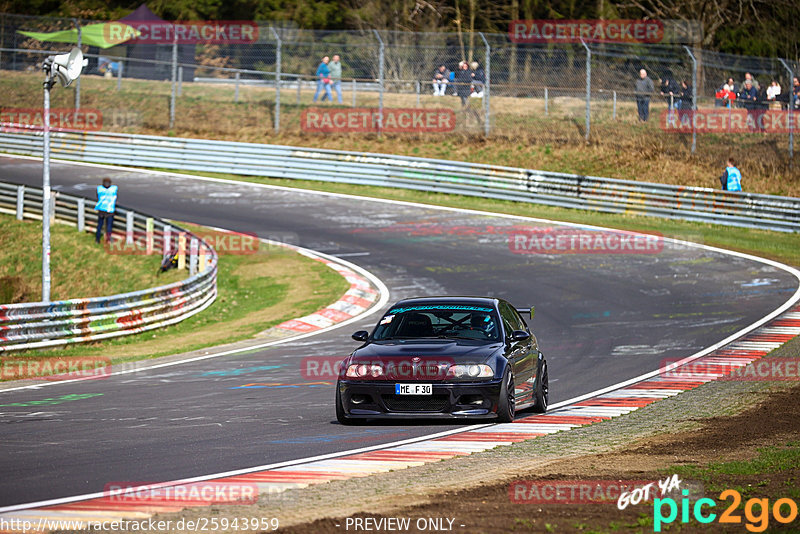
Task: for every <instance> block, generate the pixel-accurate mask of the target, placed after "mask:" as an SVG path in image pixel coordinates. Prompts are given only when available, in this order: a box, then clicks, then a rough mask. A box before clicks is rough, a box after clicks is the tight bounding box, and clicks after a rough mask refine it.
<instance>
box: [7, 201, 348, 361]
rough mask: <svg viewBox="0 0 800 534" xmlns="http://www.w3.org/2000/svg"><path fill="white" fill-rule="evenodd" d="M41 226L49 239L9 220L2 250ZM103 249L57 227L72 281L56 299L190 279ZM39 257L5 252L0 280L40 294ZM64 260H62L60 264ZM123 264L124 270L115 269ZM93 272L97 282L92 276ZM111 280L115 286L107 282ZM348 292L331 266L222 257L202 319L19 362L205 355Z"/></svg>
mask: <svg viewBox="0 0 800 534" xmlns="http://www.w3.org/2000/svg"><path fill="white" fill-rule="evenodd" d="M183 226H184V227H188V228H190V229H191V228H195V229H196V228H199V227H195V226H193V225H185V224H184V225H183ZM37 227H38V228H39V232H40V233H39V235H41V224H39V225H36V224H35V223H28V222H24V223H17V221H15V220H13V219H12V218H11V217H7V218H6V217H2V218H0V244H2V241H3V240H4V239H8V240H9V241H8V243H23V242H27V241H31V240H32V239H33V237H32V236H33V234H35V233H36V228H37ZM23 233H24V234H25V235H26V236H27V237H25V238H24V239H26V240H27V241H17V239H23V235H22V234H23ZM32 242H34V243H35V242H37V241H35V240H34V241H32ZM95 247H96V245H95V244H94V239H93V236H92V235H91V234H88V233H86V234H79V233H78V232H76V231H75V230H74V229H73V228H69V227H67V226H63V225H54V226H53V245H52V249H53V257H54V259H53V280H54V281H59V280H64V282H63V283H62V282H58V287H59V291H60V293H55V292H54V295H58V294H61V295H63V296H66V295H70V296H73V297H74V296H75V295H78V294H80V295H83V294H87V292H91V293H93V294H95V295H110V294H114V293H118V292H122V291H129V290H135V289H142V288H145V287H153V286H155V285H157V284H159V285H160V284H164V283H168V282H171V281H175V280H180V279H182V278H185V277H186V273H185V272H183V273H178V272H176V271H174V270H173V271H168V275H167V276H165V275H161V277H156V275H155V273H156V270H157V268H158V265H159V264H160V257H159V256H127V255H126V256H115V255H111V254H107V253H105V251H104V250H103V249H97V248H95ZM17 256H22V258H23V259H18V260H15V261H14V262H12V261H11V258H16V257H17ZM39 257H40V256H39V253H38V250H37V248H36V247H35V246H31V247H11V246H4V247H0V265H1V266H2V268H3V271H0V273H4V272H11V273H13V276H15V277H16V278H18V279H19V282H18V283H19V285H20V286H21V287H25V288H27V287H31V288H34V289H33V290H28V291H35V288H36V277H37V276H40V271H39V270H38V269H39V268H38V265H39V264H38V263H36V262H35V261H33V260H34V259H35V258H39ZM56 257H58V258H60V259H59V261H58V262H56V260H55V258H56ZM86 258H91V263H90V264H89V265H87V264H86V263H85V262H86V261H89V260H87V259H86ZM39 261H40V260H39ZM117 264H119V267H118V270H110V269H109V268H108V267H109V265H117ZM15 265H18V266H19V267H15ZM56 267H58V268H56ZM121 269H124V270H121ZM87 272H90V273H92V276H91V277H88V276H86V275H85V274H86V273H87ZM103 280H108V282H107V283H105V284H104V283H101V281H103ZM68 281H72V282H71V283H68ZM54 287H56V283H55V282H54ZM348 287H349V285H348V283H347V281H346V280H344V278H342V277H341V275H339V274H338V273H336V272H335V271H333V270H332V269H330V268H328V267H326V266H325V265H324V264H322V263H320V262H316V261H314V260H311V259H308V258H306V257H304V256H301V255H299V254H297V253H295V252H293V251H291V250H288V249H284V248H280V247H268V246H267V245H264V244H263V243H262V244H261V246H260V248H259V250H258V252H257V253H256V254H250V255H226V256H221V257H220V261H219V271H218V281H217V290H218V296H217V299H216V301H215V302H214V303H213V304H212V305H211V306H210V307H209V308H207V309H206V310H205V311H203V312H202V313H199V314H197V315H194V316H192V317H190V318H189V319H187V320H185V321H183V322H181V323H178V324H177V325H174V326H170V327H167V328H161V329H157V330H154V331H152V332H145V333H142V334H139V335H132V336H123V337H120V338H116V339H110V340H106V341H102V342H96V343H85V344H80V345H74V346H68V347H64V348H57V349H49V350H36V351H25V352H22V353H16V354H15V356H16V355H19V356H24V357H25V358H39V357H45V356H53V355H54V354H58V355H59V356H71V355H81V356H105V357H110V358H111V360H112V362H113V363H122V362H126V361H133V360H140V359H146V358H154V357H157V356H164V355H168V354H175V353H178V352H187V351H192V350H197V349H201V348H205V347H210V346H214V345H220V344H224V343H230V342H234V341H239V340H242V339H247V338H250V337H252V336H253V335H255V334H257V333H258V332H260V331H263V330H265V329H267V328H269V327H271V326H274V325H276V324H280V323H281V322H283V321H285V320H288V319H291V318H294V317H298V316H302V315H306V314H308V313H311V312H313V311H315V310H317V309H319V308H321V307H324V306H325V305H327V304H330V303H331V302H333V301H335V300H336V299H337V298H338V297H339V296H341V295H342V294H343V293H344V292H345V291H347V288H348ZM90 288H91V291H89V289H90ZM36 299H37V297H34V298H33V300H36Z"/></svg>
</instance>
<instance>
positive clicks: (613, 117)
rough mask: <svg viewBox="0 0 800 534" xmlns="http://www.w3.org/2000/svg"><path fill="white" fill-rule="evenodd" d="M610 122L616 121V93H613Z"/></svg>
mask: <svg viewBox="0 0 800 534" xmlns="http://www.w3.org/2000/svg"><path fill="white" fill-rule="evenodd" d="M611 120H614V121H615V120H617V92H616V91H614V107H613V109H612V111H611Z"/></svg>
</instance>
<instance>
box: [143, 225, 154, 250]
mask: <svg viewBox="0 0 800 534" xmlns="http://www.w3.org/2000/svg"><path fill="white" fill-rule="evenodd" d="M153 223H154V221H153V218H152V217H148V218H147V219H146V220H145V225H144V227H145V232H146V234H147V237H146V239H147V242H146V243H145V250H146V252H147V255H148V256H149V255H150V254H152V253H153V240H154V239H153V238H154V236H153V233H154V232H153Z"/></svg>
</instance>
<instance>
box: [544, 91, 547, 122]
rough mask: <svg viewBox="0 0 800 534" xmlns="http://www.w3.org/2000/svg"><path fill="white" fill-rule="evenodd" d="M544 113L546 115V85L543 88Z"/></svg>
mask: <svg viewBox="0 0 800 534" xmlns="http://www.w3.org/2000/svg"><path fill="white" fill-rule="evenodd" d="M544 114H545V116H547V87H545V88H544Z"/></svg>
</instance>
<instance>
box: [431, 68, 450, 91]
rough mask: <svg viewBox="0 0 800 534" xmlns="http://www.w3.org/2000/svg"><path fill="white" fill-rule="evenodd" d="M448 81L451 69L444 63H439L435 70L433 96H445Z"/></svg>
mask: <svg viewBox="0 0 800 534" xmlns="http://www.w3.org/2000/svg"><path fill="white" fill-rule="evenodd" d="M448 83H450V71H449V70H447V67H445V66H444V65H439V66H438V67H436V69H434V71H433V96H444V94H445V91H446V90H447V84H448Z"/></svg>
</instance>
